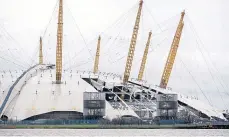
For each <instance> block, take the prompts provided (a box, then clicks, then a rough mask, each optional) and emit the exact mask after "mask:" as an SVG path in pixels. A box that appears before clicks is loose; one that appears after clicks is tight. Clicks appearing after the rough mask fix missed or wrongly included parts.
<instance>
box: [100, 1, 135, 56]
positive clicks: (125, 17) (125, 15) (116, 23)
mask: <svg viewBox="0 0 229 137" xmlns="http://www.w3.org/2000/svg"><path fill="white" fill-rule="evenodd" d="M138 5H139V4H135V5H134V6H133V7H132V8H131V9H129V10H128V11H127V12H126V13H125V14H122V15H121V16H120V18H119V19H118V20H116V22H115V23H113V24H112V25H111V26H109V27H108V28H106V29H105V30H104V31H103V32H102V33H101V35H103V34H104V33H105V32H106V31H107V30H108V29H110V28H112V26H113V25H115V27H116V28H117V27H118V23H121V21H122V20H121V19H122V18H124V21H123V22H122V23H121V24H120V27H119V28H121V27H123V25H124V23H125V22H126V21H127V19H128V15H129V13H130V12H131V11H132V10H133V9H135V8H136V7H137V6H138ZM116 25H117V26H116ZM120 33H121V32H120V31H119V32H118V35H116V38H117V37H118V36H119V35H120ZM108 43H109V42H107V44H108ZM107 44H106V45H107ZM106 45H104V47H105V46H106ZM109 45H110V46H109V47H108V50H109V49H110V47H111V44H109ZM106 52H107V51H106ZM102 54H103V53H102Z"/></svg>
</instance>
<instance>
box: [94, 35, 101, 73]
mask: <svg viewBox="0 0 229 137" xmlns="http://www.w3.org/2000/svg"><path fill="white" fill-rule="evenodd" d="M100 42H101V37H100V36H99V38H98V44H97V50H96V57H95V64H94V74H96V73H98V70H99V56H100Z"/></svg>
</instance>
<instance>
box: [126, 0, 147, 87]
mask: <svg viewBox="0 0 229 137" xmlns="http://www.w3.org/2000/svg"><path fill="white" fill-rule="evenodd" d="M142 5H143V0H140V3H139V8H138V13H137V17H136V21H135V25H134V29H133V34H132V38H131V42H130V48H129V52H128V57H127V61H126V67H125V72H124V77H123V83H124V84H126V83H127V82H128V80H129V77H130V72H131V67H132V63H133V57H134V51H135V46H136V41H137V37H138V30H139V24H140V20H141V13H142Z"/></svg>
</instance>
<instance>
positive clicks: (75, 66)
mask: <svg viewBox="0 0 229 137" xmlns="http://www.w3.org/2000/svg"><path fill="white" fill-rule="evenodd" d="M91 62H92V60H89V61H87V62H84V63H82V64H79V65H76V64H75V65H74V66H71V67H69V68H67V69H65V70H66V71H67V70H69V69H72V68H77V67H81V66H84V65H87V64H88V63H91Z"/></svg>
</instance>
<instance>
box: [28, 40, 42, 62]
mask: <svg viewBox="0 0 229 137" xmlns="http://www.w3.org/2000/svg"><path fill="white" fill-rule="evenodd" d="M39 47H40V45H39V44H38V46H37V47H36V48H35V50H34V54H33V55H34V56H32V59H34V60H36V58H37V57H38V56H37V55H38V54H37V53H38V52H39ZM36 62H37V61H35V62H31V63H30V66H33V65H35V64H38V63H36ZM33 63H35V64H33Z"/></svg>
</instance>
